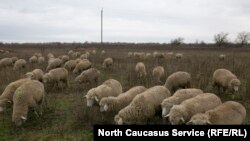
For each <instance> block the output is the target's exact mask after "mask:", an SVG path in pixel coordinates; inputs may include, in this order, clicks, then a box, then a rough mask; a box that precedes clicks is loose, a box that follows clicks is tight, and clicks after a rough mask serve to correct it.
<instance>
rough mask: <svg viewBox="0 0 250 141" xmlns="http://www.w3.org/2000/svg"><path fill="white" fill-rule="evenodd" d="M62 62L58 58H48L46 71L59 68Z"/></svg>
mask: <svg viewBox="0 0 250 141" xmlns="http://www.w3.org/2000/svg"><path fill="white" fill-rule="evenodd" d="M62 63H63V62H62V60H61V59H59V58H55V59H50V60H49V64H48V66H47V68H46V71H47V72H48V71H49V70H52V69H55V68H60V67H61V65H62Z"/></svg>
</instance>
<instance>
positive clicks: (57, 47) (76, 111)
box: [0, 44, 250, 141]
mask: <svg viewBox="0 0 250 141" xmlns="http://www.w3.org/2000/svg"><path fill="white" fill-rule="evenodd" d="M93 48H95V49H96V50H97V54H96V55H92V54H91V55H90V59H89V60H90V61H91V62H92V63H93V67H95V68H97V69H99V70H100V71H101V78H100V80H99V84H101V83H102V82H103V81H105V80H107V79H109V78H113V79H116V80H118V81H120V82H121V84H122V86H123V89H124V91H126V90H128V89H129V88H131V87H133V86H136V85H144V86H146V87H147V88H149V87H152V86H154V85H155V84H154V83H153V81H152V70H153V68H154V67H155V66H158V65H161V66H163V67H164V68H165V71H166V76H165V77H164V79H163V80H162V82H163V83H162V84H164V82H165V80H166V77H167V76H169V75H170V74H172V73H173V72H176V71H186V72H189V73H190V74H191V76H192V84H191V85H192V87H195V88H200V89H202V90H203V91H205V92H213V93H216V94H217V91H216V90H214V89H213V87H212V84H211V83H212V74H213V72H214V70H215V69H218V68H226V69H229V70H230V71H232V72H233V73H235V74H236V75H237V76H238V78H239V79H240V80H241V88H240V91H239V92H238V93H237V94H235V97H234V99H233V100H235V101H238V102H240V103H242V104H243V105H244V106H245V107H246V108H247V118H246V121H245V124H250V112H249V111H250V75H249V72H250V48H215V47H205V48H196V47H195V48H192V47H166V46H164V45H154V46H153V45H152V46H149V45H148V46H146V45H138V46H137V45H123V44H121V45H113V46H109V45H104V46H103V47H100V45H99V46H98V45H95V44H94V45H91V44H90V45H85V46H84V45H78V44H75V45H74V44H70V45H67V44H52V45H46V44H45V45H43V44H38V45H32V44H31V45H25V44H24V45H1V46H0V49H2V50H8V51H9V53H7V54H6V53H1V54H0V59H2V58H4V57H13V56H16V57H18V58H23V59H25V60H26V61H27V62H28V60H29V58H30V57H31V56H32V55H33V54H34V53H42V55H43V56H44V57H46V56H47V54H48V53H53V54H54V55H55V56H56V57H58V56H59V55H63V54H67V52H68V51H69V50H71V49H72V50H74V51H79V52H81V53H84V52H85V51H86V50H89V51H90V50H92V49H93ZM101 50H105V51H106V54H105V55H101ZM135 51H137V52H149V53H153V52H154V51H158V52H164V53H166V52H174V53H183V58H182V59H180V60H177V59H176V58H175V57H174V56H169V57H166V58H161V59H155V58H153V57H152V58H148V59H140V58H135V57H132V58H128V57H127V56H128V55H127V54H128V52H135ZM219 54H225V55H226V58H225V60H223V61H220V60H219V58H218V56H219ZM107 57H112V58H113V59H114V66H113V68H112V69H111V70H105V69H103V68H102V62H103V60H104V59H105V58H107ZM139 61H142V62H144V63H145V65H146V70H147V77H146V78H145V79H144V80H137V78H136V74H135V71H134V67H135V64H136V63H137V62H139ZM46 67H47V57H46V61H45V63H44V64H42V65H38V64H30V63H27V66H26V67H25V68H24V69H23V70H21V71H14V70H13V69H12V68H4V69H1V70H0V78H1V79H0V92H1V93H2V92H3V90H4V89H5V87H6V86H7V85H8V84H9V83H10V82H13V81H15V80H17V79H20V78H23V77H24V74H25V73H26V72H28V71H31V70H33V69H35V68H41V69H42V70H44V71H45V69H46ZM69 75H70V76H69V80H70V85H69V87H68V88H66V89H60V88H50V89H47V91H46V107H45V108H44V114H43V116H42V117H41V118H37V117H36V116H35V114H34V113H33V112H29V114H28V120H27V121H26V123H25V124H24V125H23V126H22V127H15V126H14V125H13V123H12V122H11V115H12V107H11V106H10V107H8V108H7V110H6V111H4V112H3V113H0V140H1V141H2V140H11V141H54V140H55V141H57V140H62V141H64V140H70V141H71V140H72V141H89V140H93V134H92V129H93V125H94V124H114V123H113V117H114V115H115V113H108V114H103V113H100V112H99V108H98V107H93V108H91V109H90V108H87V107H86V101H85V99H84V98H83V96H84V95H85V94H86V92H87V91H88V90H89V89H90V87H89V86H88V85H79V84H77V83H75V82H74V78H75V77H76V76H75V75H73V74H72V72H70V73H69ZM219 96H220V97H221V99H222V101H226V100H232V98H233V97H232V94H230V93H224V94H220V95H219ZM148 124H166V123H165V122H163V121H162V119H161V117H160V116H156V117H155V118H153V119H151V120H150V121H148Z"/></svg>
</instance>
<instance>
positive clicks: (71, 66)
mask: <svg viewBox="0 0 250 141" xmlns="http://www.w3.org/2000/svg"><path fill="white" fill-rule="evenodd" d="M77 63H78V61H77V60H69V61H67V62H66V63H65V64H64V66H63V67H64V68H65V69H67V70H68V71H72V70H73V69H74V68H75V67H76V65H77Z"/></svg>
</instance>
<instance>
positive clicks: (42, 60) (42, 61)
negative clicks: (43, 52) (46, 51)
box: [38, 56, 45, 64]
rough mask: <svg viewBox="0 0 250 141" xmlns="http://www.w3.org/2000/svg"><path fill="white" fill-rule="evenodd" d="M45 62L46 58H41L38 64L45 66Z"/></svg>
mask: <svg viewBox="0 0 250 141" xmlns="http://www.w3.org/2000/svg"><path fill="white" fill-rule="evenodd" d="M44 62H45V58H44V57H42V56H40V57H38V64H43V63H44Z"/></svg>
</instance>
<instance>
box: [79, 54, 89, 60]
mask: <svg viewBox="0 0 250 141" xmlns="http://www.w3.org/2000/svg"><path fill="white" fill-rule="evenodd" d="M88 58H89V53H84V54H82V55H81V56H80V59H82V60H83V59H88Z"/></svg>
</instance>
